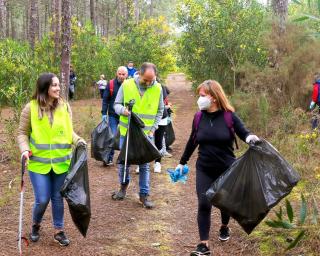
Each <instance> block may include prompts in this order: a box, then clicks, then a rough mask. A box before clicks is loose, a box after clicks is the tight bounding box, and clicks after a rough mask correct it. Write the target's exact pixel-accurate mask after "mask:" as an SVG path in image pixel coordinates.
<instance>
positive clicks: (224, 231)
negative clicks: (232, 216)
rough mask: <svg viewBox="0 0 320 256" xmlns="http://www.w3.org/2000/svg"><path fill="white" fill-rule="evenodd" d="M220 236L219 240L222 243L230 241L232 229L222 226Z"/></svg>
mask: <svg viewBox="0 0 320 256" xmlns="http://www.w3.org/2000/svg"><path fill="white" fill-rule="evenodd" d="M219 232H220V234H219V240H220V241H221V242H225V241H228V240H229V238H230V228H229V227H228V226H221V228H220V231H219Z"/></svg>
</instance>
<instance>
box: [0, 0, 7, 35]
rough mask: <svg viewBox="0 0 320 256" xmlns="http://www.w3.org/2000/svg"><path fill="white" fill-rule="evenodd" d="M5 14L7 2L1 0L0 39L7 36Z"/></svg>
mask: <svg viewBox="0 0 320 256" xmlns="http://www.w3.org/2000/svg"><path fill="white" fill-rule="evenodd" d="M5 14H6V8H5V2H4V0H0V39H2V38H4V37H5V32H4V28H5Z"/></svg>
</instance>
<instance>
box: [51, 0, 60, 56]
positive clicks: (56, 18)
mask: <svg viewBox="0 0 320 256" xmlns="http://www.w3.org/2000/svg"><path fill="white" fill-rule="evenodd" d="M60 20H61V15H60V0H52V25H51V31H52V32H53V34H54V56H58V55H59V52H60V36H61V34H60V32H61V23H60V22H61V21H60Z"/></svg>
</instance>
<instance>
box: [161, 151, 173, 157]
mask: <svg viewBox="0 0 320 256" xmlns="http://www.w3.org/2000/svg"><path fill="white" fill-rule="evenodd" d="M163 157H168V158H170V157H172V155H171V154H170V153H168V152H167V151H166V152H165V153H164V154H163Z"/></svg>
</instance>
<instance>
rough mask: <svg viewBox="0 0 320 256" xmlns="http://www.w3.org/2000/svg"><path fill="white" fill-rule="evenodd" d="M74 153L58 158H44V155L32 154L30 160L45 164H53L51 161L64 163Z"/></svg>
mask: <svg viewBox="0 0 320 256" xmlns="http://www.w3.org/2000/svg"><path fill="white" fill-rule="evenodd" d="M71 157H72V154H70V155H67V156H64V157H58V158H44V157H38V156H30V160H32V161H36V162H40V163H43V164H51V163H53V164H54V163H62V162H65V161H67V160H69V159H71Z"/></svg>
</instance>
